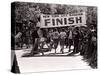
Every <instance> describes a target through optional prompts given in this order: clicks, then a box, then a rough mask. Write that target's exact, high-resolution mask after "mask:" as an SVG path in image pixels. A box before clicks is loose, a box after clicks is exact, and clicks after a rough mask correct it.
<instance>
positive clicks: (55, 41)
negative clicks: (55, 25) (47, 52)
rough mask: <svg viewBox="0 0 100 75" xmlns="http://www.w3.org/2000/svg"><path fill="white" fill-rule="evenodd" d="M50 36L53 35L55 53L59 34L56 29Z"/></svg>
mask: <svg viewBox="0 0 100 75" xmlns="http://www.w3.org/2000/svg"><path fill="white" fill-rule="evenodd" d="M52 34H53V42H54V49H55V53H56V49H57V47H58V42H59V32H58V31H57V29H54V32H53V33H52Z"/></svg>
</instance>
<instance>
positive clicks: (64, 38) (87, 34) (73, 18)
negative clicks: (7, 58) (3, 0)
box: [11, 2, 98, 73]
mask: <svg viewBox="0 0 100 75" xmlns="http://www.w3.org/2000/svg"><path fill="white" fill-rule="evenodd" d="M97 16H98V15H97V7H96V6H88V5H87V6H83V5H67V4H53V3H52V4H50V3H33V2H12V3H11V67H12V69H11V72H14V73H27V72H44V71H60V70H66V71H67V70H79V69H97V68H98V65H97V56H98V55H97V40H98V36H97V31H98V28H97V27H98V23H97Z"/></svg>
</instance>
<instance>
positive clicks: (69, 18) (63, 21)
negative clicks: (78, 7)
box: [41, 12, 86, 28]
mask: <svg viewBox="0 0 100 75" xmlns="http://www.w3.org/2000/svg"><path fill="white" fill-rule="evenodd" d="M85 24H86V15H85V12H82V13H76V14H61V15H58V14H56V15H45V14H41V28H50V27H63V26H70V25H85Z"/></svg>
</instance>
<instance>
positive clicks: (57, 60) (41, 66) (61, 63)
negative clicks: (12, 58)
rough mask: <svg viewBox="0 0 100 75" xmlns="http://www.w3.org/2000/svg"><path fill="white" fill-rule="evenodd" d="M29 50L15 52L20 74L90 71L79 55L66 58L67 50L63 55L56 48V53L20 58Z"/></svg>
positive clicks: (66, 49)
mask: <svg viewBox="0 0 100 75" xmlns="http://www.w3.org/2000/svg"><path fill="white" fill-rule="evenodd" d="M30 51H31V49H23V50H16V56H17V61H18V65H19V69H20V72H21V73H26V72H39V71H57V70H74V69H91V68H90V66H88V65H87V63H86V62H84V61H83V60H82V59H83V57H82V56H80V55H79V54H76V55H74V56H67V55H68V54H69V53H68V48H65V49H64V52H65V53H64V54H61V53H60V47H59V46H58V49H57V53H56V54H55V53H54V50H53V49H52V51H51V52H45V55H46V56H41V55H42V54H41V53H40V54H38V55H36V56H35V57H33V56H31V57H22V56H23V55H25V54H27V53H30Z"/></svg>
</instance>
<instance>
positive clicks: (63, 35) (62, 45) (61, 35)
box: [60, 29, 66, 53]
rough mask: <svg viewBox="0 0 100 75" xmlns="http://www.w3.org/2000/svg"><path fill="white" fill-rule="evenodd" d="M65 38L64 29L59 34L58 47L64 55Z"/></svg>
mask: <svg viewBox="0 0 100 75" xmlns="http://www.w3.org/2000/svg"><path fill="white" fill-rule="evenodd" d="M65 38H66V32H65V31H64V29H62V30H61V32H60V46H61V50H60V51H61V52H62V53H64V51H63V50H64V44H65Z"/></svg>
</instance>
